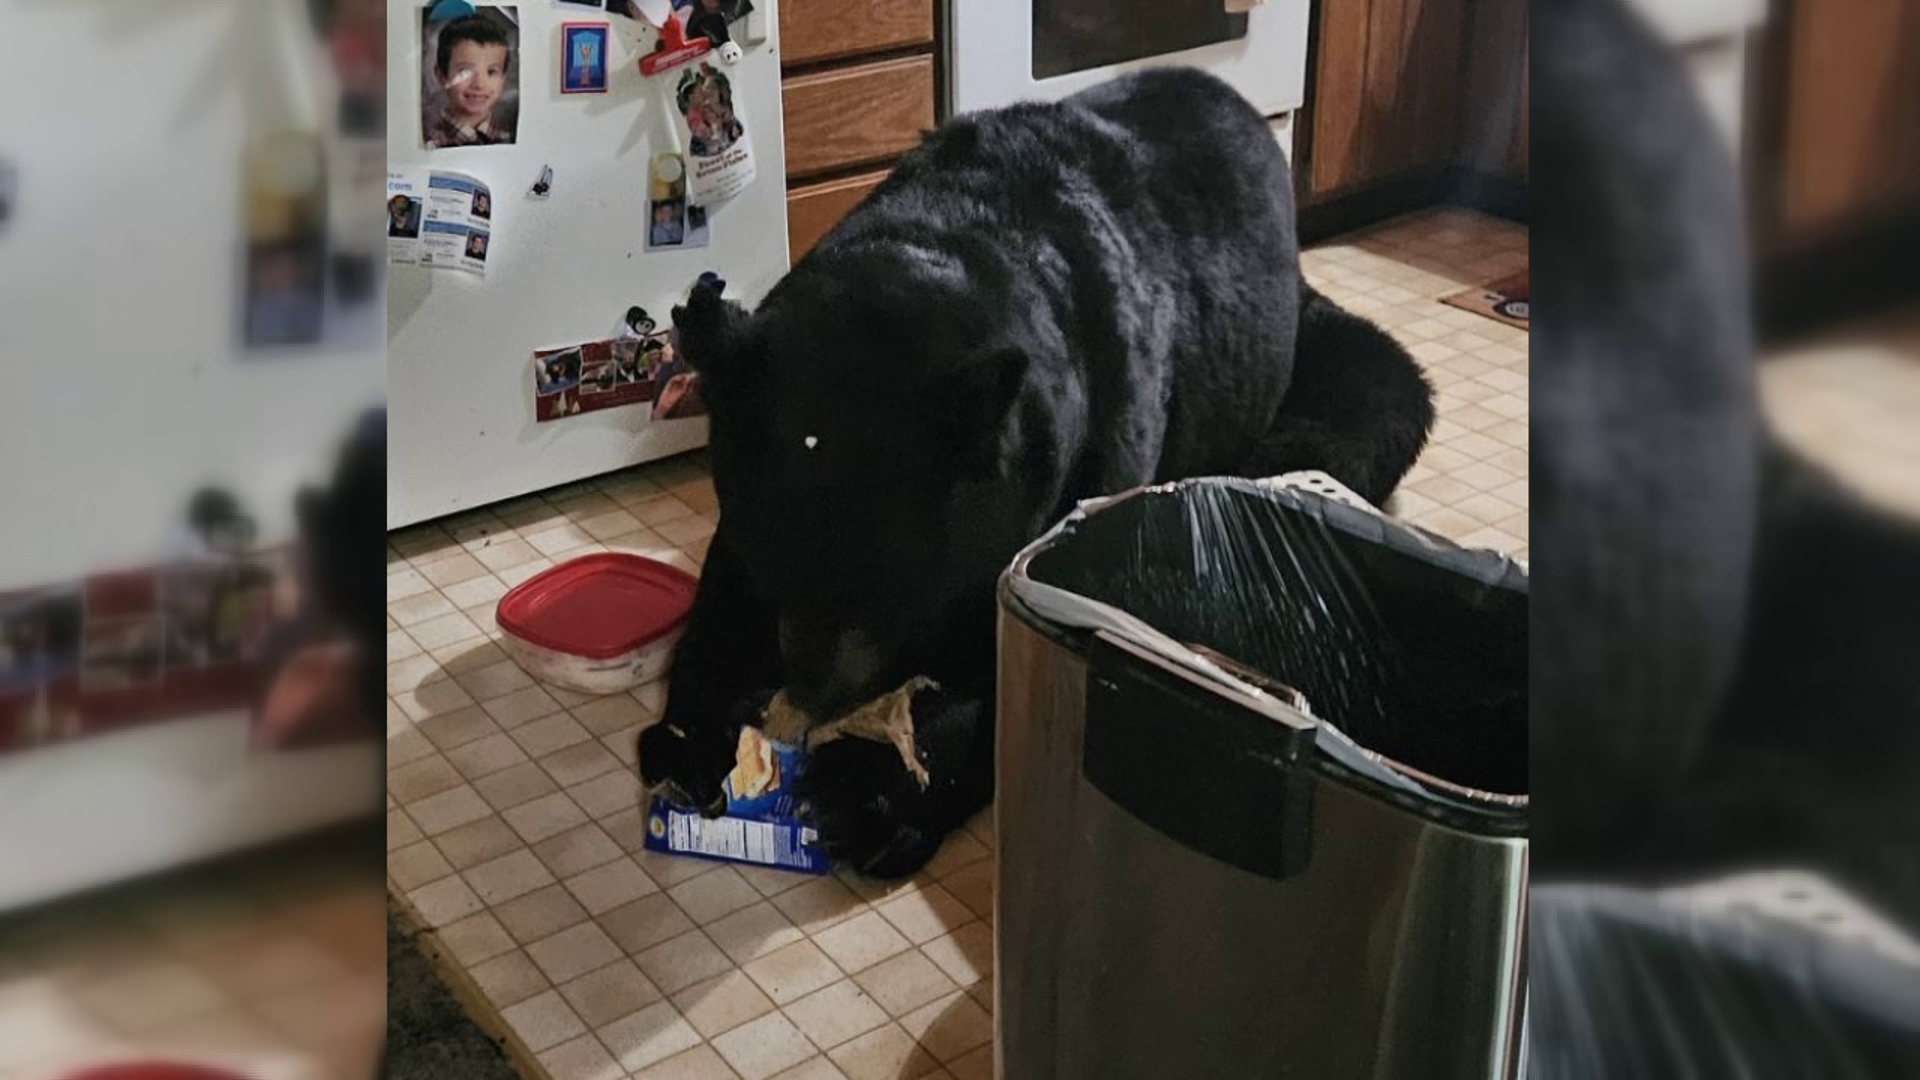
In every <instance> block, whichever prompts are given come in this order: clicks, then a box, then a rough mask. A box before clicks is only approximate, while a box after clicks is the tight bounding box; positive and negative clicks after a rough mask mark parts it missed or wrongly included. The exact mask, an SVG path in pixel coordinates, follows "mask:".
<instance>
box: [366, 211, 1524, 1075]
mask: <svg viewBox="0 0 1920 1080" xmlns="http://www.w3.org/2000/svg"><path fill="white" fill-rule="evenodd" d="M1526 243H1527V238H1526V233H1525V231H1524V230H1522V229H1519V228H1516V227H1514V226H1511V225H1507V224H1503V223H1500V222H1496V221H1493V220H1491V219H1487V218H1483V217H1480V216H1477V215H1473V214H1468V213H1460V212H1453V211H1445V212H1440V213H1434V214H1426V215H1420V216H1417V217H1414V218H1410V219H1405V220H1402V221H1399V222H1394V223H1390V224H1388V225H1387V226H1385V227H1382V228H1379V229H1375V230H1372V231H1370V232H1367V233H1365V234H1361V235H1356V236H1352V237H1347V238H1344V239H1342V240H1341V241H1340V242H1338V243H1334V244H1329V245H1326V246H1323V247H1320V248H1317V249H1315V250H1313V251H1311V252H1308V253H1307V255H1306V266H1307V272H1308V275H1309V276H1310V277H1311V278H1312V279H1313V280H1314V281H1315V282H1316V283H1317V284H1318V285H1319V286H1320V287H1321V288H1322V289H1323V290H1324V291H1325V292H1326V293H1327V294H1328V295H1329V296H1332V297H1333V298H1335V299H1336V300H1338V301H1339V302H1341V303H1342V304H1344V305H1346V306H1347V307H1349V308H1351V309H1353V310H1356V311H1360V312H1363V313H1365V314H1367V315H1369V316H1371V317H1373V318H1375V319H1376V320H1379V321H1380V322H1381V323H1382V324H1383V325H1385V326H1387V327H1388V328H1389V329H1390V330H1392V331H1393V332H1394V333H1395V334H1396V335H1398V336H1400V337H1401V338H1402V339H1403V340H1405V341H1406V342H1407V343H1408V345H1409V346H1410V347H1411V348H1412V350H1413V351H1414V352H1415V353H1416V355H1418V356H1419V357H1420V359H1421V360H1422V362H1423V363H1424V364H1425V366H1426V368H1427V370H1428V371H1429V373H1430V374H1431V375H1432V377H1433V380H1434V382H1435V383H1436V384H1437V385H1438V386H1439V388H1440V394H1441V409H1442V419H1441V421H1440V426H1439V428H1438V430H1437V431H1436V433H1435V439H1434V442H1433V446H1432V447H1431V448H1430V449H1429V450H1428V451H1427V452H1426V454H1425V456H1424V457H1423V458H1422V460H1421V463H1420V465H1419V467H1418V469H1417V470H1416V473H1415V475H1414V476H1413V477H1411V478H1410V479H1409V483H1408V484H1407V486H1406V488H1405V489H1404V490H1403V492H1402V493H1401V495H1400V496H1399V497H1398V499H1397V500H1396V502H1395V504H1394V509H1395V510H1397V511H1398V512H1399V513H1401V514H1402V515H1404V516H1406V517H1408V518H1409V519H1411V520H1413V521H1416V522H1419V523H1421V524H1423V525H1426V526H1428V527H1430V528H1433V529H1435V530H1437V531H1439V532H1442V533H1445V534H1448V535H1452V536H1455V537H1457V538H1459V539H1462V540H1465V541H1467V542H1470V543H1475V544H1484V545H1487V546H1492V547H1498V548H1502V549H1505V550H1510V551H1513V552H1515V553H1518V554H1521V555H1524V554H1525V551H1526V538H1527V517H1526V510H1527V351H1526V335H1525V334H1524V333H1521V332H1519V331H1516V330H1512V329H1509V328H1507V327H1505V326H1503V325H1501V324H1499V323H1497V322H1494V321H1492V320H1489V319H1485V318H1482V317H1480V316H1476V315H1472V314H1469V313H1465V312H1460V311H1456V310H1455V309H1453V308H1450V307H1446V306H1443V305H1442V304H1440V303H1439V301H1438V298H1439V297H1441V296H1444V295H1447V294H1450V293H1453V292H1456V291H1459V290H1460V289H1462V288H1465V287H1470V286H1473V285H1480V284H1485V283H1487V282H1489V281H1492V280H1495V279H1498V278H1500V277H1503V276H1505V275H1506V274H1508V273H1510V272H1512V271H1513V270H1515V269H1518V268H1519V267H1520V266H1522V265H1524V264H1525V259H1526ZM714 520H715V501H714V494H713V487H712V484H711V482H710V481H709V480H708V478H707V476H706V474H705V473H704V471H703V466H702V464H701V459H700V458H699V456H698V455H693V456H689V457H687V458H683V459H678V460H674V461H669V462H663V463H658V464H655V465H651V466H647V467H643V468H639V469H633V470H628V471H625V472H622V473H618V474H614V475H611V476H607V477H603V478H599V479H596V480H593V481H589V482H585V483H579V484H574V485H570V486H568V487H566V488H562V489H557V490H553V491H548V492H544V493H542V494H541V495H539V496H536V497H530V498H523V499H517V500H514V501H512V502H509V503H505V504H502V505H498V506H494V507H490V508H488V509H486V510H483V511H479V512H474V513H469V514H464V515H460V516H458V517H455V518H451V519H447V520H445V521H441V522H437V523H433V524H429V525H425V526H420V527H416V528H412V529H408V530H405V531H403V532H400V533H397V534H395V535H394V536H393V537H392V544H391V548H390V550H389V553H388V570H389V574H388V578H387V588H388V601H389V606H388V610H389V614H390V617H389V622H388V638H387V659H388V662H389V663H388V669H387V670H388V690H389V694H390V695H391V702H390V704H389V706H388V716H387V735H388V768H389V773H388V792H389V813H388V822H387V826H388V831H387V846H388V861H387V870H388V879H389V888H390V889H391V890H392V891H393V892H394V893H395V894H397V895H399V896H401V897H402V898H403V899H404V902H405V903H406V904H407V905H408V906H410V907H411V909H412V910H413V912H415V913H416V914H417V916H418V918H419V920H420V921H421V922H422V923H424V924H425V925H427V926H429V927H432V928H434V932H435V934H436V936H437V939H438V946H439V950H438V951H439V952H440V953H441V954H442V955H443V956H444V957H445V958H446V959H447V960H448V961H449V962H451V963H452V964H453V965H455V966H456V967H458V968H459V969H461V970H462V971H463V972H464V974H465V977H466V978H468V979H470V980H471V982H472V983H473V984H474V985H475V986H476V987H477V988H478V990H479V992H480V994H481V995H482V996H483V997H484V999H485V1001H486V1002H487V1003H489V1004H490V1006H491V1008H489V1009H485V1010H483V1012H484V1013H485V1015H483V1016H481V1017H479V1019H480V1020H481V1022H482V1023H483V1024H488V1025H491V1026H493V1027H495V1028H496V1030H500V1031H505V1032H510V1033H511V1034H512V1036H513V1037H514V1038H516V1039H518V1040H519V1041H520V1042H521V1043H522V1044H523V1046H524V1048H525V1050H526V1051H528V1052H529V1054H530V1056H531V1057H532V1059H533V1060H534V1061H535V1062H537V1067H538V1068H539V1069H540V1070H542V1071H543V1072H544V1073H545V1075H546V1076H548V1077H551V1078H553V1080H625V1078H628V1077H633V1078H635V1080H709V1078H711V1080H735V1078H737V1080H767V1078H770V1077H779V1078H781V1080H838V1078H844V1080H916V1078H919V1077H937V1078H947V1080H982V1078H985V1077H989V1076H991V1075H992V1067H991V1060H990V1046H989V1043H990V1039H991V1036H992V1019H991V1010H992V1000H991V980H992V947H991V943H992V929H991V921H992V884H993V859H992V854H993V851H992V844H993V837H992V834H991V831H990V829H989V826H988V822H987V821H986V820H985V819H984V818H983V819H982V820H980V821H977V822H975V823H973V824H972V825H971V826H970V827H969V828H968V829H967V830H966V831H965V832H964V833H960V834H956V835H955V836H954V837H953V838H952V840H950V841H949V842H948V844H947V846H946V847H945V848H944V849H943V850H942V852H941V854H940V855H939V857H938V858H937V859H936V860H935V861H934V863H933V864H932V865H931V866H929V867H928V868H927V870H926V871H925V872H924V873H922V874H921V875H919V877H917V878H916V879H914V880H913V881H911V882H907V883H904V884H898V885H893V886H889V887H882V886H879V885H876V884H875V883H872V882H868V881H864V880H861V879H859V878H856V877H853V876H851V875H834V876H828V877H820V878H813V877H803V876H796V875H793V874H787V873H782V872H778V871H766V870H756V869H739V868H734V867H730V866H719V865H716V864H713V863H708V862H702V861H697V860H689V859H676V858H668V857H661V856H658V855H656V854H653V853H651V852H646V851H643V850H641V831H640V830H641V817H640V812H639V808H638V802H639V797H640V792H639V790H638V785H637V783H636V781H635V779H634V772H633V765H634V741H635V738H636V736H637V734H638V732H639V730H640V728H641V727H642V726H643V725H645V724H647V723H649V722H651V721H652V720H653V719H654V718H655V717H656V716H657V713H658V710H659V708H660V705H661V701H662V696H663V693H662V690H663V688H662V687H661V686H660V685H659V684H653V685H649V686H646V687H642V688H641V689H639V690H637V691H635V692H633V693H631V694H619V695H614V696H611V697H605V698H597V699H596V698H588V697H585V696H582V695H578V694H572V693H568V692H566V691H564V690H559V689H556V688H552V687H547V686H542V685H539V684H537V683H535V682H534V680H533V679H531V678H529V677H528V676H527V675H526V674H525V673H524V672H522V671H521V670H520V669H519V667H517V666H516V665H515V664H514V663H513V662H512V661H511V660H509V659H508V658H507V657H506V655H505V653H503V652H502V651H501V650H500V648H499V647H498V645H497V643H496V642H497V637H498V631H497V629H496V627H495V625H494V622H493V617H492V615H493V606H494V604H495V602H496V601H498V599H499V598H500V596H501V595H503V594H504V593H505V592H506V591H507V589H508V588H509V587H511V586H512V585H515V584H517V583H519V582H521V581H524V580H526V579H527V578H528V577H531V576H532V575H533V574H535V573H538V572H539V571H540V570H542V569H544V568H546V567H548V566H552V565H555V564H556V563H558V562H561V561H563V560H565V559H568V558H571V557H573V556H575V555H580V554H584V553H587V552H592V551H603V550H613V551H631V552H635V553H638V554H642V555H649V556H653V557H656V558H662V559H665V560H667V561H670V562H674V563H678V564H680V565H682V566H687V567H697V566H698V565H699V563H700V561H701V559H702V558H703V556H704V554H705V551H706V544H707V541H708V538H709V537H710V536H711V535H712V532H713V528H714Z"/></svg>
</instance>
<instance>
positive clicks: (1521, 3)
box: [1294, 0, 1529, 228]
mask: <svg viewBox="0 0 1920 1080" xmlns="http://www.w3.org/2000/svg"><path fill="white" fill-rule="evenodd" d="M1310 32H1311V39H1310V44H1309V48H1308V77H1307V95H1306V103H1305V106H1304V108H1303V109H1302V112H1301V117H1300V119H1299V121H1298V123H1297V125H1296V128H1295V131H1296V144H1295V155H1294V167H1295V178H1296V190H1295V196H1296V198H1297V200H1298V202H1299V204H1300V205H1301V207H1302V208H1303V209H1306V208H1310V207H1315V206H1318V205H1327V204H1336V203H1347V204H1351V206H1352V207H1353V208H1354V209H1352V210H1351V211H1348V210H1342V211H1340V212H1339V214H1337V215H1336V217H1337V218H1338V220H1339V223H1340V227H1343V228H1351V227H1353V226H1355V225H1358V224H1363V223H1364V222H1365V221H1366V220H1369V219H1373V218H1378V217H1382V216H1387V215H1389V214H1392V213H1398V212H1401V211H1403V210H1408V209H1413V208H1415V207H1416V206H1419V205H1424V204H1425V203H1428V202H1431V201H1433V200H1434V199H1435V198H1437V197H1439V195H1440V194H1441V193H1443V192H1446V191H1449V190H1457V189H1458V188H1459V187H1460V186H1461V184H1460V181H1461V180H1462V179H1463V176H1462V174H1465V179H1467V180H1469V181H1472V180H1482V181H1491V182H1494V183H1499V184H1505V185H1507V186H1509V187H1511V188H1514V189H1520V188H1522V187H1523V185H1524V181H1525V178H1526V174H1527V165H1526V159H1527V123H1528V113H1527V92H1526V85H1527V55H1528V40H1529V38H1528V15H1527V4H1526V0H1315V2H1314V4H1313V8H1312V19H1311V31H1310Z"/></svg>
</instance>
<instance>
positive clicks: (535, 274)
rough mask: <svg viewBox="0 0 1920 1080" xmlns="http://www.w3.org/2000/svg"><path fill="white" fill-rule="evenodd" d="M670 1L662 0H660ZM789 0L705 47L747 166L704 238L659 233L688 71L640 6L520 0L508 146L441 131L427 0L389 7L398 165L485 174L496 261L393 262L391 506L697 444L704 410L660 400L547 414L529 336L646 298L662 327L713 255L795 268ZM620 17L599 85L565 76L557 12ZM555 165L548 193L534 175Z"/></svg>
mask: <svg viewBox="0 0 1920 1080" xmlns="http://www.w3.org/2000/svg"><path fill="white" fill-rule="evenodd" d="M657 2H662V3H664V2H665V0H657ZM775 2H776V0H753V6H754V10H753V11H752V12H751V13H750V14H747V15H745V16H744V17H743V18H742V19H740V20H739V21H738V22H736V23H734V24H733V26H732V28H731V35H732V37H733V40H734V42H735V43H736V44H738V45H740V46H741V55H740V56H739V58H738V59H737V61H735V62H733V63H730V64H729V63H726V62H725V61H723V60H722V59H720V57H719V55H718V53H717V52H715V53H710V54H708V56H707V57H706V60H707V61H708V62H710V63H712V64H713V66H714V68H715V69H716V70H717V71H719V72H721V73H722V74H723V75H724V76H725V77H726V78H727V79H728V80H729V81H730V83H731V88H732V105H733V109H734V112H735V115H736V116H737V117H738V118H739V120H740V121H741V122H743V123H744V125H745V132H746V137H747V139H748V140H749V142H750V145H751V151H752V155H753V158H754V176H755V178H754V180H753V181H752V182H751V183H749V184H748V185H747V186H746V187H745V188H744V189H743V190H741V191H740V192H739V193H738V194H736V195H734V196H732V197H731V198H729V199H726V200H725V201H724V202H721V203H718V204H717V205H714V206H712V207H709V208H707V209H708V216H709V237H708V240H707V244H706V246H705V247H702V248H689V249H670V250H649V249H648V245H647V240H648V235H647V226H648V223H649V214H648V210H649V207H648V199H649V177H650V175H651V173H650V169H651V165H652V163H653V161H654V159H655V158H656V156H657V155H659V154H661V153H667V152H673V151H675V150H680V151H682V152H684V151H686V150H687V149H688V147H686V146H685V145H683V143H684V142H685V141H686V129H685V128H684V127H682V126H680V125H679V118H678V115H677V113H676V111H675V103H674V101H675V99H674V98H673V96H672V94H673V90H674V87H675V85H676V82H677V78H678V76H679V74H680V72H679V71H675V72H669V73H664V74H658V75H654V76H651V77H648V76H643V75H642V74H641V72H640V70H639V68H638V64H637V61H638V60H639V58H640V57H641V56H642V55H645V54H646V53H648V52H650V51H651V50H652V47H653V44H654V42H655V40H656V37H655V34H656V32H655V31H654V30H653V29H652V27H651V26H650V25H649V24H647V23H646V22H644V21H642V20H640V19H635V18H628V17H622V16H619V15H609V14H607V13H605V12H596V11H593V10H592V5H591V4H576V3H569V2H565V0H559V2H556V0H523V2H521V3H519V4H518V5H517V8H516V11H515V14H516V18H517V23H518V28H519V34H518V37H519V41H518V49H517V55H516V56H515V57H514V63H515V65H516V71H515V75H516V77H517V87H518V97H519V108H518V120H517V127H516V130H515V132H514V141H513V142H512V143H511V144H510V145H480V146H457V147H447V148H436V149H429V148H428V147H427V146H426V144H425V139H424V138H423V136H422V128H423V119H422V115H421V109H422V106H423V96H424V95H426V94H428V93H430V88H431V87H432V86H433V81H432V80H433V78H434V77H435V72H433V71H432V70H431V69H432V66H433V65H434V64H435V63H436V62H437V60H436V57H423V56H422V33H423V31H422V23H423V13H424V11H425V9H424V8H422V7H420V6H418V5H415V4H399V3H396V4H393V5H390V6H389V9H388V27H387V31H388V65H387V88H388V94H387V110H388V124H387V131H388V134H387V141H388V149H387V161H388V169H389V173H390V174H393V173H395V172H400V173H409V174H412V175H418V174H419V173H421V172H423V171H425V170H429V169H431V170H445V171H450V172H454V173H460V174H464V175H466V176H470V177H472V178H474V179H476V180H478V181H480V182H482V183H484V184H485V185H487V186H488V188H490V190H491V193H492V201H493V207H492V211H491V212H492V217H491V233H490V237H489V240H488V250H487V265H486V271H485V274H484V276H479V275H474V274H470V273H466V272H462V271H460V270H457V269H445V268H436V269H428V268H425V267H419V266H410V265H395V266H391V267H390V268H389V277H388V291H387V343H388V357H387V401H388V408H389V418H388V440H389V441H388V458H387V524H388V527H389V528H400V527H402V526H406V525H410V524H414V523H418V522H422V521H427V520H430V519H433V518H437V517H441V516H444V515H447V514H452V513H456V512H459V511H463V510H469V509H473V508H476V507H480V506H484V505H486V504H488V503H492V502H497V501H500V500H504V499H509V498H513V497H515V496H519V495H525V494H528V493H531V492H535V491H539V490H541V489H544V488H548V487H553V486H556V485H560V484H565V483H569V482H572V481H576V480H581V479H584V478H587V477H591V476H596V475H599V474H602V473H606V472H609V471H612V470H616V469H620V468H623V467H627V466H631V465H636V464H639V463H642V462H645V461H650V460H653V459H656V458H661V457H665V456H668V455H672V454H676V453H680V452H682V451H685V450H689V449H692V448H695V447H698V446H701V445H704V444H705V442H706V437H707V427H706V421H705V419H704V418H692V419H677V420H658V421H656V420H653V419H651V409H650V407H649V406H648V405H644V404H637V405H631V406H625V407H620V408H610V409H606V410H603V411H596V412H586V413H582V414H580V415H575V416H567V417H564V418H562V419H558V420H550V421H545V422H542V421H540V420H538V419H537V418H536V412H535V403H534V379H533V366H532V363H533V360H532V358H533V354H534V352H535V351H536V350H542V349H548V348H554V347H561V346H567V345H572V344H579V343H584V342H590V341H595V340H601V339H606V338H610V337H613V336H614V335H615V333H616V331H617V329H618V326H619V324H620V321H621V318H622V316H623V315H624V313H625V312H626V311H627V309H628V308H629V307H631V306H634V305H638V306H640V307H643V308H645V309H647V311H648V312H649V313H650V314H651V315H652V316H653V318H654V319H656V320H657V321H658V323H659V325H660V327H661V328H662V329H664V328H665V327H666V326H667V325H669V323H670V316H669V312H670V310H671V308H672V306H673V305H674V304H675V303H677V302H680V301H681V300H682V298H683V297H684V295H685V293H686V291H687V289H688V288H689V287H690V286H691V285H692V284H693V282H694V281H695V279H697V278H698V277H699V276H700V274H702V273H703V272H706V271H713V272H716V273H718V274H719V275H720V276H721V277H723V278H724V279H725V280H726V282H727V287H726V291H727V295H728V296H729V297H733V298H737V299H740V300H742V301H745V302H748V303H751V302H752V301H754V300H757V299H758V298H759V297H761V296H762V295H764V294H765V293H766V291H767V290H768V289H769V288H771V287H772V285H773V284H774V282H775V281H777V280H778V279H779V278H780V276H781V275H782V274H784V273H785V272H786V269H787V259H788V254H787V222H786V190H785V188H786V184H785V173H786V162H785V155H784V153H783V148H782V139H781V112H780V60H779V40H778V32H777V25H778V20H777V17H776V14H777V13H776V9H775ZM573 23H588V24H593V23H605V24H607V25H608V26H609V28H610V32H609V35H608V36H609V45H608V49H607V54H606V55H607V70H608V85H607V90H606V92H604V93H567V92H563V90H562V85H561V84H562V74H563V73H562V70H561V69H562V66H563V59H562V56H563V51H562V50H563V40H564V35H565V30H564V27H565V26H566V25H567V24H573ZM549 168H550V169H551V170H552V173H551V185H550V189H549V192H548V194H547V197H546V198H544V199H541V198H537V197H535V196H533V195H532V194H530V189H531V188H532V187H533V185H534V184H535V182H536V181H537V180H538V179H539V178H540V177H541V175H542V172H543V170H545V169H549Z"/></svg>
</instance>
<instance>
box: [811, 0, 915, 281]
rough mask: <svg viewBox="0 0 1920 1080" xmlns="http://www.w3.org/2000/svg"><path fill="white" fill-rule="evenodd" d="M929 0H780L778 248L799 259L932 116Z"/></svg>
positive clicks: (908, 146)
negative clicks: (782, 148) (783, 197)
mask: <svg viewBox="0 0 1920 1080" xmlns="http://www.w3.org/2000/svg"><path fill="white" fill-rule="evenodd" d="M937 12H938V9H937V7H936V5H935V0H784V2H783V3H782V4H781V6H780V40H781V57H780V62H781V68H782V70H783V72H784V74H785V77H784V79H783V80H782V83H781V105H782V110H783V111H784V113H785V115H786V132H785V137H786V151H787V247H788V251H789V252H790V254H791V257H792V258H793V259H794V260H795V261H798V260H799V259H800V257H801V256H802V255H804V254H806V252H807V251H808V250H810V249H811V248H812V247H813V245H814V244H816V243H818V242H819V240H820V238H821V237H823V236H825V235H826V234H827V233H828V232H829V231H830V230H831V229H832V228H833V226H834V225H836V224H838V223H839V221H840V219H841V218H842V217H845V216H846V214H847V211H849V210H852V209H853V208H854V207H855V206H857V205H859V203H860V200H862V199H864V198H866V196H867V194H868V193H869V192H871V191H872V190H873V189H874V188H875V187H877V186H878V185H879V183H880V181H882V180H884V179H886V176H887V173H888V171H889V169H890V167H891V166H892V165H893V163H894V162H895V161H897V160H898V159H899V157H900V155H901V154H904V153H906V152H907V151H908V150H911V149H912V148H913V147H915V146H917V145H918V144H919V142H920V137H921V134H922V133H923V132H925V131H927V130H928V129H930V128H932V127H933V126H934V125H935V124H937V123H938V122H939V120H940V118H941V104H940V102H941V94H940V90H939V85H938V78H937V66H936V64H935V62H934V56H935V53H936V50H937V49H938V47H939V44H940V40H939V37H940V35H939V21H938V19H937V17H936V16H937Z"/></svg>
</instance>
